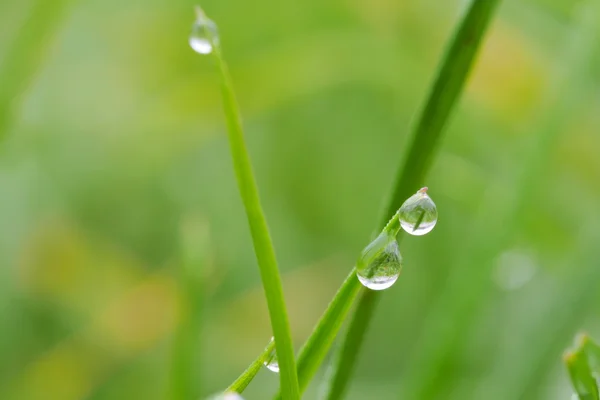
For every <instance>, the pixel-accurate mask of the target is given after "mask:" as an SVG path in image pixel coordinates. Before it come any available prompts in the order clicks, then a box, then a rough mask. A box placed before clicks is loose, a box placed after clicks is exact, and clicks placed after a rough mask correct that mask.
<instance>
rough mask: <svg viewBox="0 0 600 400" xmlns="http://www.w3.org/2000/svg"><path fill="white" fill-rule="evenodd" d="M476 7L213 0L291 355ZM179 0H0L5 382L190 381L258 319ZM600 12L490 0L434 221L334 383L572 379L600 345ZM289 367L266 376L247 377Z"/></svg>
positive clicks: (492, 385) (104, 389) (515, 389)
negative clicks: (348, 375) (341, 379)
mask: <svg viewBox="0 0 600 400" xmlns="http://www.w3.org/2000/svg"><path fill="white" fill-rule="evenodd" d="M479 1H484V0H479ZM466 3H467V2H466V1H458V0H453V1H437V0H419V1H416V0H412V1H399V0H370V1H367V0H332V1H325V2H323V1H318V0H308V1H302V2H300V1H275V0H257V1H252V2H249V1H243V0H219V1H217V0H206V1H205V2H204V3H203V4H202V6H203V7H204V9H205V10H206V12H207V13H208V14H209V15H210V16H211V17H212V18H213V19H214V20H215V21H217V23H218V24H219V27H220V33H221V34H220V36H221V41H222V43H223V46H224V50H225V53H226V57H227V59H228V62H229V64H230V68H231V73H232V76H233V80H234V84H235V87H236V90H237V92H238V96H239V102H240V107H241V109H242V113H243V115H244V119H245V127H246V136H247V141H248V145H249V150H250V152H251V157H252V161H253V164H254V167H255V172H256V176H257V180H258V184H259V188H260V191H261V196H262V201H263V205H264V208H265V210H266V214H267V217H268V220H269V224H270V228H271V233H272V236H273V238H274V243H275V246H276V249H277V254H278V259H279V262H280V268H281V272H282V277H283V281H284V286H285V295H286V300H287V304H288V309H289V313H290V319H291V325H292V330H293V337H294V342H295V343H296V347H297V348H299V347H300V346H301V344H302V343H303V341H304V340H305V339H306V338H307V337H308V335H309V334H310V332H311V330H312V327H313V326H314V324H315V323H316V321H317V319H318V318H319V316H320V315H321V313H322V312H323V310H324V309H325V307H326V305H327V303H328V302H329V300H330V299H331V298H332V297H333V295H334V293H335V291H336V290H337V288H338V286H339V285H340V284H341V282H342V280H343V278H344V277H345V275H346V274H347V273H348V271H349V269H350V268H351V267H352V265H353V262H354V260H355V259H356V256H357V254H358V253H359V252H360V250H361V249H362V248H363V247H364V246H365V245H366V244H367V243H368V241H369V238H370V237H371V235H372V233H373V232H372V229H373V227H374V226H375V223H376V221H377V219H378V212H379V209H380V206H381V205H383V204H384V198H385V196H386V194H387V193H388V191H389V188H390V186H391V182H392V180H393V176H394V172H395V169H396V167H397V165H398V164H399V162H400V160H401V157H402V154H403V153H404V147H405V145H406V142H407V137H408V132H409V127H410V124H411V120H412V118H413V116H414V115H415V113H416V111H417V110H418V108H419V105H420V104H421V102H422V101H423V99H424V97H425V94H426V92H427V88H428V85H429V83H430V82H431V80H432V77H433V75H434V71H435V67H436V64H437V62H438V59H439V58H440V56H441V54H442V50H443V46H444V43H445V41H446V40H447V38H448V36H449V34H450V33H451V31H452V27H453V25H454V24H455V22H456V21H457V19H458V17H459V15H460V12H461V10H463V8H464V7H465V4H466ZM193 4H194V3H193V2H192V1H189V0H169V1H167V0H148V1H135V0H134V1H116V0H108V1H106V0H86V1H75V0H8V1H2V2H0V266H1V268H0V398H2V399H45V400H50V399H51V400H54V399H56V400H76V399H93V400H100V399H146V400H151V399H164V398H175V395H174V394H173V393H175V392H173V387H177V385H178V383H177V382H181V381H185V380H184V379H182V378H181V376H179V374H178V372H177V371H178V369H177V368H178V365H180V364H179V363H180V361H178V360H181V359H185V358H186V356H187V359H188V361H189V360H192V359H196V360H197V361H198V364H199V365H198V366H197V370H194V371H193V379H192V380H191V382H192V385H193V393H194V397H193V398H198V397H199V396H200V395H202V396H205V395H208V394H210V393H214V392H217V391H219V390H221V389H223V388H224V387H226V386H227V385H228V384H229V383H230V382H231V381H232V380H233V379H234V378H235V377H237V375H238V374H239V373H240V372H241V371H242V370H243V369H244V368H245V367H246V366H247V365H248V364H249V363H250V361H251V360H253V359H254V357H255V356H256V355H257V354H258V353H259V352H260V351H261V350H262V349H263V347H264V346H265V345H266V343H267V342H268V340H269V338H270V337H271V332H270V326H269V320H268V314H267V311H266V305H265V301H264V297H263V294H262V288H261V284H260V278H259V274H258V269H257V267H256V262H255V258H254V255H253V250H252V245H251V239H250V236H249V231H248V227H247V223H246V219H245V216H244V213H243V209H242V205H241V202H240V200H239V196H238V193H237V188H236V185H235V181H234V177H233V172H232V168H231V161H230V156H229V153H228V147H227V141H226V137H225V132H224V127H225V125H224V118H223V114H222V110H221V103H220V101H221V100H220V94H219V85H218V76H217V75H216V74H215V71H214V65H213V62H212V60H211V59H210V57H208V58H207V57H203V56H200V55H198V54H195V53H194V52H193V51H192V50H191V49H190V48H189V46H188V44H187V37H188V34H189V32H190V28H191V24H192V22H193V8H192V7H193ZM599 20H600V7H599V6H598V2H597V1H595V0H585V1H584V0H579V1H572V0H526V1H521V0H505V1H503V2H502V4H501V7H500V9H499V11H498V14H497V16H496V18H495V20H494V22H493V24H492V27H491V29H490V32H489V35H488V36H487V39H486V40H485V42H484V45H483V50H482V52H481V54H480V57H479V59H478V62H477V64H476V66H475V68H474V71H473V74H472V76H471V79H470V81H469V84H468V87H467V88H466V91H465V93H464V96H463V97H462V100H461V102H460V105H459V106H458V107H457V109H456V111H455V113H454V115H453V118H452V121H451V123H450V124H449V127H448V129H447V132H446V136H445V139H444V141H443V144H442V146H441V148H440V151H439V153H438V155H437V158H436V161H435V163H434V166H433V168H432V170H431V172H430V174H429V178H428V179H427V182H426V184H427V185H428V186H429V187H430V191H429V193H430V195H431V196H432V198H433V200H434V201H435V202H436V203H437V205H438V209H439V222H438V225H437V227H436V228H435V230H434V231H433V232H432V233H431V234H429V235H427V236H424V237H405V238H404V240H403V242H402V245H401V251H402V253H403V256H404V260H405V266H404V270H403V272H402V275H401V278H400V279H399V280H398V282H397V283H396V284H395V285H394V286H393V287H392V288H391V289H389V290H388V291H387V292H386V293H384V296H383V297H382V302H381V304H380V307H379V309H378V311H377V315H376V316H375V318H374V321H373V324H372V326H371V329H370V330H369V333H368V336H367V339H366V342H365V345H364V349H363V351H362V353H361V355H360V357H359V363H358V368H357V371H356V373H355V375H354V378H353V381H352V384H351V387H350V390H349V393H348V396H347V398H348V399H395V398H401V399H405V400H421V399H423V400H427V399H450V400H459V399H460V400H464V399H498V400H507V399H527V400H532V399H545V400H546V399H550V400H552V399H566V398H569V396H570V393H571V390H570V388H569V386H568V383H567V381H566V373H565V371H564V370H563V367H562V365H561V354H562V352H563V350H564V349H565V348H566V347H567V346H569V344H570V342H571V339H572V337H573V335H574V334H575V333H576V332H577V331H578V330H579V329H582V328H583V329H586V330H587V331H588V332H590V334H591V335H592V336H596V337H600V320H599V319H598V312H599V310H600V291H599V290H598V288H599V287H600V261H599V260H600V246H598V243H600V207H599V205H600V157H599V155H598V154H599V150H600V136H599V133H600V86H599V84H598V83H599V80H600V46H598V43H600V21H599ZM414 189H415V191H416V190H417V189H418V188H414ZM190 290H196V293H195V295H194V296H192V298H191V300H190V297H189V296H187V297H186V296H185V293H188V292H189V291H190ZM186 299H187V300H186ZM188 303H191V304H193V306H192V307H191V308H190V305H189V304H188ZM190 309H191V310H192V311H193V312H191V313H190V312H189V311H190ZM190 314H193V315H192V316H191V317H190ZM182 321H183V322H184V323H183V324H180V322H182ZM186 321H187V322H186ZM197 324H200V326H201V327H200V328H199V329H198V331H197V332H195V331H196V329H197V327H196V325H197ZM182 326H183V328H182ZM177 332H179V334H177ZM186 335H187V337H186ZM176 338H179V339H176ZM174 343H177V345H175V346H174ZM178 346H179V347H178ZM173 348H176V349H179V350H178V351H175V352H174V351H173V350H172V349H173ZM173 354H175V355H177V356H175V357H174V356H173ZM323 373H324V368H322V369H321V371H320V373H319V374H318V375H317V377H316V378H315V380H314V382H313V384H312V385H311V387H310V389H309V391H308V392H307V394H306V396H305V398H307V399H314V398H316V393H317V391H318V388H319V382H320V381H321V378H322V376H323ZM277 386H278V377H277V376H276V375H275V374H273V373H271V372H269V371H267V370H264V371H261V373H260V374H259V375H258V377H257V378H256V380H255V381H254V382H253V383H252V384H251V386H250V387H249V388H248V390H247V391H246V393H245V395H244V396H245V397H246V399H250V400H252V399H267V398H270V396H271V395H272V394H273V393H274V392H275V391H276V390H277Z"/></svg>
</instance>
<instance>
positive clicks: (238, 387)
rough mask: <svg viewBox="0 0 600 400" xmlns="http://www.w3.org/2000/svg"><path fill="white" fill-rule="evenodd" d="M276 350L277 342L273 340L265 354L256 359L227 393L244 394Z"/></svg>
mask: <svg viewBox="0 0 600 400" xmlns="http://www.w3.org/2000/svg"><path fill="white" fill-rule="evenodd" d="M274 348H275V342H274V341H273V340H272V341H271V342H270V343H269V344H268V345H267V347H265V349H264V350H263V352H262V353H260V355H259V356H258V357H256V360H254V361H253V362H252V364H250V366H249V367H248V368H247V369H246V370H245V371H244V372H243V373H242V374H241V375H240V376H239V377H238V378H237V379H236V380H235V381H234V382H233V383H232V384H231V385H229V387H228V388H227V389H225V393H227V392H236V393H242V392H243V391H244V390H245V389H246V387H247V386H248V385H249V384H250V382H252V379H254V377H255V376H256V374H257V373H258V371H260V369H261V368H262V366H263V365H264V363H265V361H267V360H268V359H269V357H270V356H271V352H272V351H273V349H274Z"/></svg>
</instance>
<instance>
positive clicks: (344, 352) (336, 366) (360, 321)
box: [321, 289, 380, 400]
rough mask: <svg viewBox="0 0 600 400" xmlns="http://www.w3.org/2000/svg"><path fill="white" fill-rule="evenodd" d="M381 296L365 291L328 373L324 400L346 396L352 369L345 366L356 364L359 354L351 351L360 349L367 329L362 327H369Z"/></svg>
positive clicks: (371, 291)
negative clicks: (347, 383)
mask: <svg viewBox="0 0 600 400" xmlns="http://www.w3.org/2000/svg"><path fill="white" fill-rule="evenodd" d="M379 299H380V296H378V295H377V292H375V291H373V290H366V289H363V290H362V292H361V296H360V297H359V301H358V304H357V306H356V310H354V314H353V315H352V320H351V322H350V326H349V327H348V332H347V334H346V337H345V339H346V340H344V341H343V342H342V343H341V345H340V348H339V349H338V350H337V352H336V355H335V357H336V358H335V359H334V360H333V361H332V363H331V366H330V370H329V371H328V373H327V377H326V382H325V388H324V390H325V392H324V393H323V395H322V397H321V398H322V399H329V400H332V399H341V398H343V396H344V392H345V389H346V387H347V385H346V382H348V380H349V379H350V376H351V374H352V368H344V367H343V366H344V364H345V363H347V365H349V366H352V365H354V364H356V358H357V357H358V353H357V352H352V351H351V349H357V348H359V347H360V343H361V342H362V341H363V340H364V335H365V333H366V329H362V328H361V327H362V326H363V325H364V326H368V325H369V323H370V322H371V318H372V317H373V311H374V309H375V307H376V306H377V303H378V301H379Z"/></svg>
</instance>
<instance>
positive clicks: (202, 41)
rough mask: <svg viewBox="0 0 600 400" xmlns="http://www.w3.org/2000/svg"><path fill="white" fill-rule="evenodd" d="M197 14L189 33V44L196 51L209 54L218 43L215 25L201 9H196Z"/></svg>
mask: <svg viewBox="0 0 600 400" xmlns="http://www.w3.org/2000/svg"><path fill="white" fill-rule="evenodd" d="M197 14H198V15H197V17H196V21H194V24H193V25H192V33H191V34H190V39H189V42H190V46H191V47H192V49H194V51H195V52H196V53H199V54H210V53H211V52H212V51H213V49H214V47H215V46H216V45H218V44H219V33H218V32H217V25H215V23H214V22H213V21H211V20H210V19H208V17H206V16H205V15H204V13H202V11H197Z"/></svg>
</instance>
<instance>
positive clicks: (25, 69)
mask: <svg viewBox="0 0 600 400" xmlns="http://www.w3.org/2000/svg"><path fill="white" fill-rule="evenodd" d="M69 3H70V1H69V0H58V1H47V0H37V1H35V2H34V4H33V5H32V6H31V11H30V13H29V15H28V16H27V18H26V20H25V21H24V23H23V25H22V26H21V28H20V30H19V32H18V33H17V34H16V35H15V38H14V40H12V41H11V42H10V44H9V47H8V49H7V50H6V52H5V53H4V54H3V55H2V59H1V60H0V86H2V90H0V139H2V137H3V136H4V135H5V133H6V131H7V130H8V128H9V126H10V119H11V114H12V113H13V112H14V111H15V108H16V106H17V105H18V102H17V103H16V104H15V99H18V98H19V96H20V95H21V94H22V93H23V91H25V90H26V89H27V86H28V85H29V83H30V81H31V80H32V78H33V76H34V75H35V73H36V72H37V70H38V69H39V67H40V65H41V64H42V62H43V59H44V56H45V54H46V53H47V51H48V48H49V47H50V46H49V45H50V43H51V41H52V38H53V37H54V33H55V32H56V31H57V29H58V27H59V26H60V22H61V20H62V17H63V15H64V14H65V13H66V10H67V7H68V5H69Z"/></svg>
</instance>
